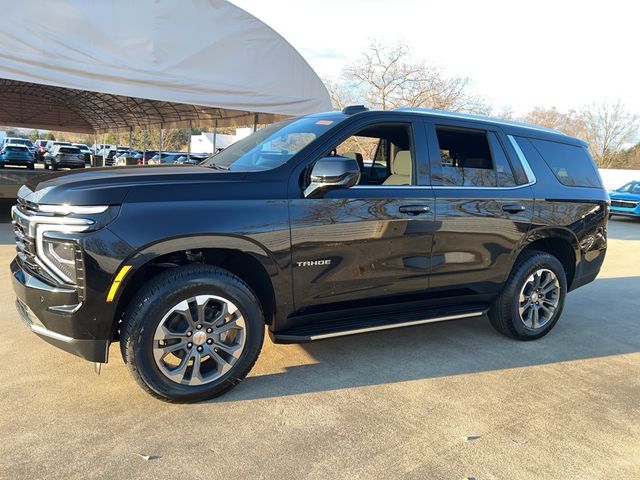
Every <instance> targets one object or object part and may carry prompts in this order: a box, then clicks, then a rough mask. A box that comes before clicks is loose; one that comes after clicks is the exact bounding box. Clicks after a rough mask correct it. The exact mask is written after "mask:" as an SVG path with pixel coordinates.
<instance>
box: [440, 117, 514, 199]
mask: <svg viewBox="0 0 640 480" xmlns="http://www.w3.org/2000/svg"><path fill="white" fill-rule="evenodd" d="M436 135H437V137H438V145H439V149H440V161H441V164H442V184H443V185H445V186H446V185H450V186H459V187H496V186H498V182H497V179H496V170H495V169H494V164H493V159H492V157H491V149H490V148H489V142H488V140H487V132H485V131H483V130H471V129H461V128H451V127H443V126H436ZM503 155H504V152H503ZM505 160H506V159H505Z"/></svg>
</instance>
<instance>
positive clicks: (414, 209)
mask: <svg viewBox="0 0 640 480" xmlns="http://www.w3.org/2000/svg"><path fill="white" fill-rule="evenodd" d="M398 210H400V213H406V214H407V215H420V214H421V213H429V212H430V211H431V207H429V205H403V206H401V207H400V208H399V209H398Z"/></svg>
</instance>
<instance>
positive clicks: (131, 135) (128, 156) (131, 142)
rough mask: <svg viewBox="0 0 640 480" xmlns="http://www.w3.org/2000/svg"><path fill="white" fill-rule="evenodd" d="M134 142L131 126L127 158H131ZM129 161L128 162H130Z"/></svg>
mask: <svg viewBox="0 0 640 480" xmlns="http://www.w3.org/2000/svg"><path fill="white" fill-rule="evenodd" d="M132 144H133V127H129V155H127V157H126V158H127V159H129V158H131V145H132ZM128 163H129V162H127V164H128Z"/></svg>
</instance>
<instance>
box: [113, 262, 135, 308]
mask: <svg viewBox="0 0 640 480" xmlns="http://www.w3.org/2000/svg"><path fill="white" fill-rule="evenodd" d="M129 270H131V265H125V266H124V267H122V268H121V269H120V271H119V272H118V274H117V275H116V278H114V279H113V283H112V284H111V288H110V289H109V293H108V294H107V302H113V299H114V298H115V296H116V293H118V288H119V287H120V282H122V280H123V279H124V277H125V275H126V274H127V273H128V272H129Z"/></svg>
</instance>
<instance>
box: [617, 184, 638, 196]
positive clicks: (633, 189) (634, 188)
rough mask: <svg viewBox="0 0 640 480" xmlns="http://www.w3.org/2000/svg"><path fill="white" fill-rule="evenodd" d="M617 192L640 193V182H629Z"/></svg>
mask: <svg viewBox="0 0 640 480" xmlns="http://www.w3.org/2000/svg"><path fill="white" fill-rule="evenodd" d="M616 192H629V193H640V182H629V183H627V184H626V185H623V186H622V187H620V188H618V189H617V190H616Z"/></svg>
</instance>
